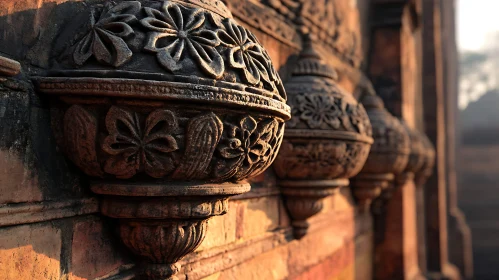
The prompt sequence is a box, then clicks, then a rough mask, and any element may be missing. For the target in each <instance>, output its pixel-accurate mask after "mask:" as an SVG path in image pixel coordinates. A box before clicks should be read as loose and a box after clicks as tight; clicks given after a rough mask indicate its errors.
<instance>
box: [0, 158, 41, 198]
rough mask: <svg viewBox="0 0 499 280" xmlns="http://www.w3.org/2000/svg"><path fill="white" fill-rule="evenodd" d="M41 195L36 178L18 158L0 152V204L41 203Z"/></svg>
mask: <svg viewBox="0 0 499 280" xmlns="http://www.w3.org/2000/svg"><path fill="white" fill-rule="evenodd" d="M42 199H43V195H42V192H41V190H40V189H39V186H38V180H37V178H36V176H34V175H32V171H30V170H29V169H28V168H25V166H24V164H23V162H22V160H21V159H20V158H19V156H18V155H17V154H16V153H15V152H13V151H10V150H0V203H19V202H34V201H41V200H42Z"/></svg>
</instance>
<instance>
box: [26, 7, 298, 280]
mask: <svg viewBox="0 0 499 280" xmlns="http://www.w3.org/2000/svg"><path fill="white" fill-rule="evenodd" d="M86 15H87V17H86V18H85V20H83V21H81V22H75V24H72V25H68V30H66V31H65V32H63V33H62V34H61V35H60V38H58V40H59V41H61V42H66V45H65V46H66V47H65V48H64V49H63V50H60V52H59V53H56V54H54V57H56V60H55V61H54V63H53V68H52V69H51V71H50V72H49V73H48V75H47V76H44V77H36V78H35V83H36V85H37V90H38V92H40V93H43V94H46V95H49V96H50V97H51V100H52V112H53V114H52V116H53V129H54V133H55V135H56V138H57V139H58V143H59V145H60V147H61V149H63V150H64V152H65V153H66V155H67V156H68V158H69V159H70V160H71V161H72V162H73V163H74V164H75V165H76V166H78V167H79V169H81V171H83V172H84V173H85V174H86V175H88V176H89V178H90V187H91V190H92V191H93V192H94V193H96V194H99V195H101V197H102V205H101V212H102V214H103V215H105V216H108V217H111V218H116V219H119V221H120V228H119V233H120V237H121V240H122V241H123V243H124V244H125V245H126V246H127V247H128V248H129V249H130V251H131V252H132V253H134V254H135V255H136V256H137V257H138V259H140V265H139V266H138V267H139V270H140V271H139V277H142V278H145V279H174V276H173V275H175V274H176V273H177V272H178V271H179V266H178V265H177V264H176V263H177V262H178V261H179V260H180V259H181V258H182V257H184V256H185V255H187V254H189V253H190V252H192V251H194V250H195V249H196V248H197V247H198V246H199V245H200V243H201V242H202V241H203V238H204V237H205V234H206V230H207V221H208V219H209V218H210V217H212V216H215V215H223V214H225V213H226V212H227V211H228V209H227V206H228V198H229V197H230V196H232V195H237V194H241V193H244V192H247V191H249V189H250V185H249V184H248V183H247V182H246V181H245V180H246V179H248V178H251V177H254V176H257V175H258V174H260V173H262V172H263V171H264V170H265V169H267V168H268V167H269V166H270V165H271V164H272V162H273V161H274V159H275V157H276V155H277V152H278V150H279V148H280V145H281V141H282V139H283V135H284V121H285V120H288V119H289V118H290V108H289V106H288V105H286V94H285V91H284V87H283V85H282V82H281V80H280V78H279V76H278V74H277V72H276V71H275V69H274V67H273V65H272V62H271V60H270V57H269V55H268V53H267V52H266V50H265V49H264V48H263V47H262V45H261V44H260V42H259V41H258V40H257V38H256V37H255V36H254V35H253V34H252V33H251V32H250V31H249V30H247V29H245V28H244V27H242V26H241V25H239V24H238V23H237V22H236V21H235V20H234V19H232V15H231V13H230V12H229V10H228V9H227V8H226V7H225V5H224V4H223V3H222V2H221V1H217V0H185V1H180V0H166V1H120V2H117V3H114V2H110V1H108V2H105V3H104V4H98V5H94V6H92V7H89V9H88V11H87V14H86ZM78 25H79V26H78ZM75 26H78V27H75ZM142 278H141V279H142Z"/></svg>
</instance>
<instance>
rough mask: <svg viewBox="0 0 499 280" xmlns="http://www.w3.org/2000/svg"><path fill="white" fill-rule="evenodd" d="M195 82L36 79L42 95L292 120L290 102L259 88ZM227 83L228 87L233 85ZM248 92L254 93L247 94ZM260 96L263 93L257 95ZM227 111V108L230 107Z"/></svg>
mask: <svg viewBox="0 0 499 280" xmlns="http://www.w3.org/2000/svg"><path fill="white" fill-rule="evenodd" d="M190 79H191V80H193V81H192V82H191V83H187V82H175V81H173V82H169V81H150V80H135V79H122V78H86V77H82V78H52V77H35V78H34V81H35V84H36V86H37V88H38V90H39V92H41V93H45V94H54V95H64V96H97V97H121V98H129V99H130V98H133V99H146V100H165V101H166V100H178V101H189V102H195V103H199V104H207V103H208V104H209V103H212V104H219V105H228V106H230V107H233V108H238V107H239V108H250V109H253V110H255V111H270V112H272V113H275V114H278V115H279V116H280V117H282V118H283V119H284V120H287V119H289V118H290V117H291V116H290V112H291V109H290V107H289V106H288V105H286V103H284V102H282V101H278V100H276V99H273V98H272V97H270V96H265V95H264V92H263V91H261V92H258V91H257V89H255V88H249V87H244V86H242V85H236V84H230V85H231V87H232V88H229V87H228V86H226V87H219V86H217V84H215V85H214V86H213V85H203V84H200V83H199V81H200V79H196V78H190ZM219 83H224V84H225V85H227V84H229V83H225V82H219ZM247 90H251V92H250V91H247ZM257 92H258V93H260V94H257ZM226 108H227V107H226Z"/></svg>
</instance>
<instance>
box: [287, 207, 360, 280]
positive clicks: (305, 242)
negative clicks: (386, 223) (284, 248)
mask: <svg viewBox="0 0 499 280" xmlns="http://www.w3.org/2000/svg"><path fill="white" fill-rule="evenodd" d="M310 220H311V226H310V228H309V232H308V234H307V235H305V236H304V237H303V238H302V239H300V240H295V241H293V242H291V243H289V252H290V257H289V269H290V273H291V274H292V275H300V274H301V273H303V272H304V271H306V270H307V269H309V268H310V267H312V266H315V265H317V264H319V263H320V262H322V261H323V260H325V259H327V258H328V257H329V256H331V255H333V254H334V253H335V252H337V251H338V250H341V249H342V248H344V247H345V246H347V245H348V243H349V242H352V239H353V238H354V235H355V219H354V216H353V215H352V214H351V213H348V212H346V213H345V212H328V213H321V214H319V215H317V216H315V217H313V219H310ZM352 255H353V254H352ZM352 258H353V257H352ZM352 262H353V260H352Z"/></svg>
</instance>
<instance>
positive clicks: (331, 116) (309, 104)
mask: <svg viewBox="0 0 499 280" xmlns="http://www.w3.org/2000/svg"><path fill="white" fill-rule="evenodd" d="M297 101H298V106H299V108H300V111H301V115H300V119H302V120H304V121H306V122H307V124H308V126H309V127H310V128H320V127H322V126H323V124H327V125H329V126H330V127H332V128H335V129H338V128H340V125H341V121H340V117H341V116H342V115H343V110H342V107H341V99H339V98H335V97H333V96H329V95H324V94H306V95H301V96H298V97H297Z"/></svg>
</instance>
